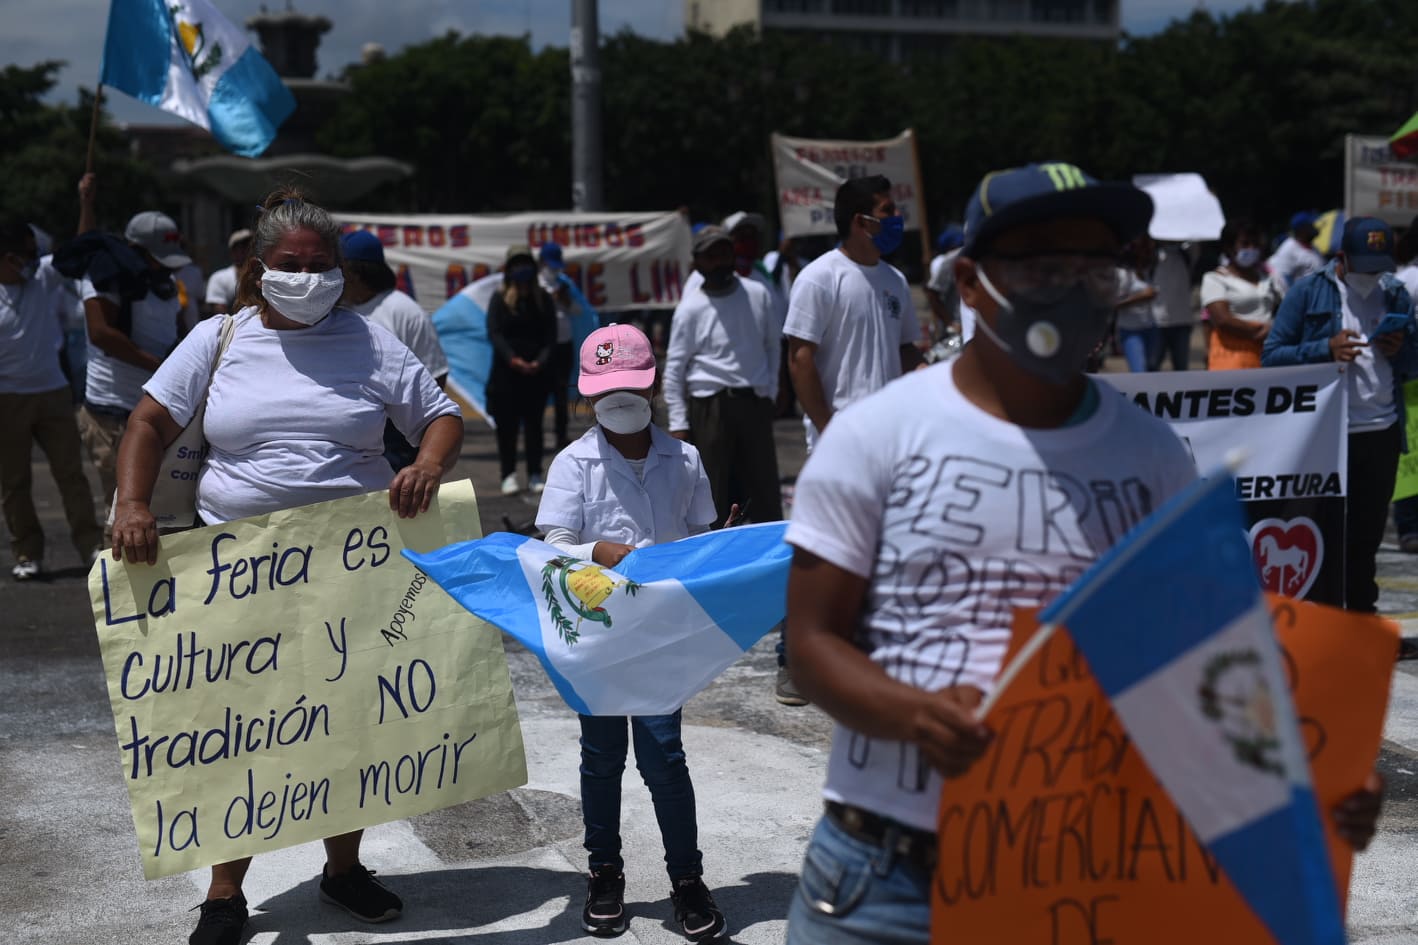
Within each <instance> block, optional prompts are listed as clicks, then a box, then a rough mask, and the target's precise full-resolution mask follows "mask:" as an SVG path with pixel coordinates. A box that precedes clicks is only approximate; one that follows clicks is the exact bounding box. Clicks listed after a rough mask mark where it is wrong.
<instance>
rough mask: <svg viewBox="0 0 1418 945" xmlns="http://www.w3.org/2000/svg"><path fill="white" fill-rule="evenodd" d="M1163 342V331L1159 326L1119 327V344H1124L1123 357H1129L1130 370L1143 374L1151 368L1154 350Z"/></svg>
mask: <svg viewBox="0 0 1418 945" xmlns="http://www.w3.org/2000/svg"><path fill="white" fill-rule="evenodd" d="M1161 343H1162V332H1161V330H1160V329H1159V328H1157V326H1155V325H1154V326H1152V327H1151V328H1135V329H1134V328H1119V329H1118V344H1120V345H1121V346H1122V349H1123V357H1124V358H1126V359H1127V363H1128V370H1129V371H1131V372H1132V373H1134V374H1141V373H1143V372H1144V371H1147V370H1149V365H1150V364H1151V363H1152V358H1153V352H1154V351H1156V350H1157V348H1158V346H1160V345H1161Z"/></svg>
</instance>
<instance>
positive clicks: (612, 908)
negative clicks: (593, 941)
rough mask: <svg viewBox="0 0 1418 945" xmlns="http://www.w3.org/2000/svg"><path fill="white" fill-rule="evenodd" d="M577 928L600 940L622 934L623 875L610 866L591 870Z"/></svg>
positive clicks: (623, 918) (623, 905)
mask: <svg viewBox="0 0 1418 945" xmlns="http://www.w3.org/2000/svg"><path fill="white" fill-rule="evenodd" d="M581 928H583V929H585V930H586V931H587V932H590V933H591V934H592V935H598V936H601V937H603V938H610V937H612V936H614V935H619V934H620V933H622V932H624V931H625V928H626V921H625V874H623V873H621V872H620V870H617V869H615V868H614V867H611V866H605V867H602V868H601V869H599V870H592V872H591V878H590V881H589V882H588V883H587V884H586V908H585V909H582V910H581Z"/></svg>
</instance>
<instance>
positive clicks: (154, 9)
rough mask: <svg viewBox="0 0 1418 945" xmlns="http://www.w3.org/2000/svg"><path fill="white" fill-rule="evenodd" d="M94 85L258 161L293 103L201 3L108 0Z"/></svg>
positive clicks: (256, 56)
mask: <svg viewBox="0 0 1418 945" xmlns="http://www.w3.org/2000/svg"><path fill="white" fill-rule="evenodd" d="M100 82H101V83H102V84H103V85H106V86H108V87H109V88H114V89H118V90H119V91H120V92H126V93H127V94H129V95H131V96H133V97H134V98H136V99H139V100H140V101H144V102H147V103H148V104H150V105H156V106H157V107H158V108H161V109H162V110H163V111H165V112H171V113H172V114H174V115H177V116H179V117H181V118H185V119H186V120H187V121H190V122H192V123H193V124H194V125H200V126H201V127H203V128H205V129H207V130H208V131H210V132H211V133H212V136H213V137H214V138H216V139H217V142H218V143H219V144H221V146H222V147H224V148H226V149H227V150H228V151H231V152H232V153H234V154H239V155H241V156H242V157H257V156H259V155H260V154H261V153H262V152H264V151H265V150H266V148H267V147H269V146H270V144H271V142H272V141H273V140H274V139H275V137H276V129H277V128H279V127H280V124H281V122H283V121H285V120H286V118H287V117H288V116H289V115H290V113H291V112H293V111H294V110H295V98H294V96H292V95H291V93H290V89H288V88H286V86H285V83H283V82H282V81H281V80H280V78H279V77H278V76H277V75H276V71H275V70H274V69H272V68H271V64H270V63H268V62H267V61H266V60H265V58H264V57H262V55H261V53H260V52H259V51H257V49H256V48H255V47H254V46H252V45H251V43H250V41H249V40H248V39H247V38H246V34H245V32H244V31H243V30H242V29H241V28H240V27H238V26H236V25H235V24H233V23H232V22H231V21H230V20H228V19H227V18H226V17H224V16H222V14H221V13H219V12H218V11H217V9H216V7H214V6H212V4H210V3H208V2H207V0H112V5H111V6H110V7H109V11H108V35H107V38H106V39H105V40H104V46H103V69H102V71H101V73H100Z"/></svg>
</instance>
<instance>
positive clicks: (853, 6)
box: [832, 0, 892, 16]
mask: <svg viewBox="0 0 1418 945" xmlns="http://www.w3.org/2000/svg"><path fill="white" fill-rule="evenodd" d="M891 2H892V0H832V12H833V13H839V14H842V15H844V16H890V15H891Z"/></svg>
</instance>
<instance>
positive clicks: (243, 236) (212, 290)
mask: <svg viewBox="0 0 1418 945" xmlns="http://www.w3.org/2000/svg"><path fill="white" fill-rule="evenodd" d="M226 248H227V252H228V253H229V254H230V255H231V265H230V266H227V267H225V268H224V269H218V270H217V271H216V272H214V273H212V277H211V278H210V279H208V280H207V298H206V304H205V305H203V308H204V309H205V311H204V312H203V317H206V318H210V317H211V316H213V315H221V314H223V313H225V312H234V311H236V290H237V285H238V283H239V282H240V281H241V267H242V266H244V265H246V260H247V258H248V257H249V256H250V255H251V231H250V230H237V231H236V232H234V233H232V234H231V236H229V237H227V241H226Z"/></svg>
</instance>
